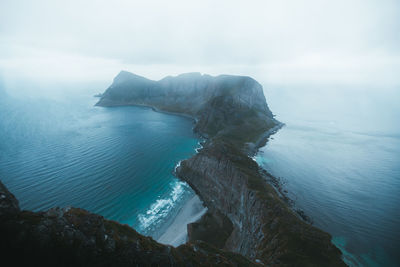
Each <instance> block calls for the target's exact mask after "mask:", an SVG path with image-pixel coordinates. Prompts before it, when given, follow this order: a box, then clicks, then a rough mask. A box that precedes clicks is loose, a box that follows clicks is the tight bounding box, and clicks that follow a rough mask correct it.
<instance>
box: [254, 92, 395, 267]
mask: <svg viewBox="0 0 400 267" xmlns="http://www.w3.org/2000/svg"><path fill="white" fill-rule="evenodd" d="M295 89H297V90H293V91H290V92H286V93H285V89H282V91H283V92H272V93H271V94H270V95H271V97H270V99H269V104H270V106H271V107H272V110H273V111H274V112H275V114H277V119H278V120H280V121H282V122H284V123H285V124H286V125H285V126H284V127H283V128H282V129H281V130H280V131H278V133H276V134H275V135H273V136H272V138H271V139H270V140H269V142H268V143H267V145H266V146H265V147H263V148H262V149H260V151H259V153H258V155H257V156H256V160H257V162H258V163H259V164H260V165H261V166H263V167H264V168H265V169H266V170H268V171H269V172H270V173H272V174H273V175H274V176H276V177H279V178H280V179H281V181H282V183H283V188H284V189H285V190H287V192H288V196H289V197H290V198H291V199H292V200H294V202H295V207H296V208H300V209H302V210H303V211H305V213H306V214H307V215H308V216H310V217H311V218H312V220H313V221H314V225H315V226H317V227H319V228H321V229H323V230H325V231H327V232H329V233H330V234H331V235H332V236H333V242H334V244H335V245H336V246H337V247H339V248H340V249H341V250H342V252H343V255H344V259H345V261H346V262H347V263H348V264H349V265H350V266H400V255H399V252H400V131H399V129H398V127H399V124H398V123H399V118H400V117H398V115H399V114H400V113H399V112H398V111H399V110H398V109H395V108H391V107H392V106H394V105H398V104H396V103H398V102H396V100H395V99H396V98H389V99H384V100H383V99H382V95H380V96H379V95H377V96H376V97H371V96H370V95H368V94H365V93H364V92H363V91H361V93H360V94H352V95H346V98H347V99H346V100H343V99H344V98H345V97H343V95H341V94H340V93H338V95H337V96H336V97H335V96H332V95H327V93H326V91H324V90H308V89H304V88H300V89H299V88H295ZM271 90H272V89H271ZM288 90H289V89H288ZM296 92H300V93H296ZM267 95H268V94H267ZM397 99H400V98H397ZM379 102H381V104H382V105H380V104H379ZM377 103H378V104H377Z"/></svg>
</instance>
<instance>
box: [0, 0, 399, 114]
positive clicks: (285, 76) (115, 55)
mask: <svg viewBox="0 0 400 267" xmlns="http://www.w3.org/2000/svg"><path fill="white" fill-rule="evenodd" d="M399 17H400V2H399V1H397V0H384V1H378V0H375V1H372V0H352V1H348V0H337V1H321V0H293V1H289V0H284V1H208V0H206V1H196V2H194V1H128V0H126V1H124V0H117V1H77V0H71V1H54V0H36V1H29V0H26V1H23V0H2V1H1V2H0V79H1V81H0V82H1V84H2V85H3V87H4V88H5V89H6V91H7V92H8V93H10V94H18V92H19V93H21V92H23V93H24V94H26V93H27V92H29V93H32V92H36V93H37V92H39V91H41V92H45V94H55V93H57V94H59V93H62V92H65V91H71V90H83V89H84V88H91V90H94V88H95V87H97V86H98V89H96V90H97V91H102V90H103V89H104V88H105V87H106V86H107V85H108V84H109V83H110V82H111V80H112V78H113V77H114V76H115V75H116V74H117V73H118V72H119V71H120V70H121V69H124V70H128V71H131V72H134V73H137V74H139V75H143V76H146V77H149V78H152V79H160V78H162V77H164V76H166V75H175V74H179V73H182V72H190V71H199V72H202V73H209V74H212V75H217V74H221V73H229V74H238V75H248V76H251V77H254V78H255V79H257V80H258V81H259V82H260V83H261V84H262V85H263V86H264V88H265V90H266V94H267V98H268V99H270V100H269V102H272V103H271V104H272V106H275V110H278V111H279V110H282V111H281V112H285V111H288V108H290V105H288V104H287V103H288V102H290V101H292V100H294V101H292V102H293V105H295V104H298V103H296V102H299V103H301V104H300V106H301V108H300V107H299V106H298V107H297V108H298V110H300V109H301V110H304V107H310V106H314V107H321V108H324V107H325V105H321V101H322V102H324V101H323V100H321V101H317V102H318V103H319V104H318V103H317V102H315V101H314V103H313V102H308V101H309V99H308V98H304V97H303V99H301V100H299V101H296V100H298V99H299V98H301V96H304V92H305V91H304V90H305V89H307V90H308V91H307V92H309V91H310V90H311V88H313V93H312V94H315V93H317V94H319V95H318V97H320V98H321V99H323V97H324V96H327V95H330V96H331V95H335V99H339V102H340V99H343V100H344V99H346V98H349V97H354V96H361V95H362V97H363V99H364V98H366V99H370V100H368V101H366V102H371V101H372V102H373V99H375V98H376V96H379V97H381V98H382V97H383V98H384V97H385V96H387V100H388V102H385V100H382V101H383V103H384V105H383V107H386V110H385V111H384V112H383V113H384V114H388V115H387V116H386V117H390V119H389V121H392V119H393V118H392V116H393V117H394V115H393V114H395V112H396V113H397V112H398V108H397V102H395V101H394V99H396V98H397V99H400V93H399V91H400V90H399V88H400V75H399V74H398V73H399V69H400V49H399V48H400V34H399V32H400V20H399ZM27 84H28V85H29V86H27ZM77 84H85V85H88V84H91V85H90V86H89V85H88V86H76V85H77ZM93 85H96V86H93ZM325 101H326V99H325ZM382 101H381V102H382ZM350 102H351V101H350ZM364 102H365V101H364ZM281 103H282V105H281ZM345 103H347V102H346V101H344V102H343V103H342V104H343V105H345V106H346V107H348V105H347V104H345ZM339 104H340V103H339ZM349 105H354V103H351V104H349ZM362 105H364V104H362ZM283 108H284V109H283ZM371 108H375V109H378V107H376V105H372V106H371ZM315 109H317V111H318V108H314V109H311V110H307V112H310V111H313V110H315ZM367 109H369V108H367ZM376 112H377V110H376ZM376 112H375V113H376ZM380 112H382V111H379V113H380ZM278 113H279V112H278ZM278 115H279V114H278Z"/></svg>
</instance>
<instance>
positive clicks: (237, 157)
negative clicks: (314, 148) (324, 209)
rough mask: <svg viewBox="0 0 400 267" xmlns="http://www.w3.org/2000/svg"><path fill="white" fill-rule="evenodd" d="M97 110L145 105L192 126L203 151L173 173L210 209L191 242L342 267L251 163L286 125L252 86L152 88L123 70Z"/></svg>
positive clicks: (202, 82) (228, 79)
mask: <svg viewBox="0 0 400 267" xmlns="http://www.w3.org/2000/svg"><path fill="white" fill-rule="evenodd" d="M97 105H99V106H120V105H143V106H149V107H153V108H155V109H157V110H162V111H167V112H174V113H179V114H185V115H188V116H191V117H192V118H194V119H195V122H196V123H195V127H194V131H195V132H197V133H198V134H199V135H201V136H203V137H204V138H205V142H204V144H203V148H202V149H201V150H200V151H199V153H197V154H196V155H195V156H193V157H192V158H190V159H187V160H185V161H183V162H181V164H180V167H178V168H177V170H176V174H177V176H178V177H180V178H181V179H183V180H185V181H187V182H188V183H189V184H190V186H191V187H192V188H193V189H194V190H195V191H196V192H197V194H198V195H199V196H200V197H201V199H202V200H203V201H204V202H205V204H206V206H207V207H208V212H207V213H206V214H205V215H204V216H203V217H202V218H201V220H200V221H199V222H196V223H193V224H190V225H188V234H189V241H190V242H198V241H204V242H205V243H207V244H212V245H213V246H215V247H218V248H220V249H223V250H224V251H232V252H237V253H240V254H242V255H244V256H246V257H248V258H249V259H251V260H254V261H256V262H258V263H263V264H266V265H268V266H345V264H344V263H343V261H342V260H341V253H340V251H339V249H337V248H336V247H335V246H334V245H333V244H332V243H331V236H330V235H329V234H328V233H325V232H323V231H321V230H319V229H317V228H315V227H313V226H311V225H309V224H308V223H306V222H304V221H302V220H301V218H299V216H297V215H296V214H295V213H294V212H293V211H292V210H291V209H290V208H289V207H288V206H287V205H286V203H285V202H284V201H282V199H281V198H280V197H279V195H278V194H277V193H276V191H275V190H274V189H273V187H272V186H271V185H270V184H268V183H267V182H266V181H267V178H268V177H266V176H268V174H266V173H265V172H263V170H262V169H260V167H259V166H258V165H257V164H256V163H255V162H254V161H253V160H252V159H251V158H250V157H249V156H251V155H252V154H254V153H255V151H256V150H257V149H258V147H260V146H262V145H263V144H265V142H266V140H267V138H268V136H269V134H271V133H272V132H273V131H275V130H276V129H277V128H279V127H280V125H281V123H280V122H278V121H277V120H275V119H274V118H273V114H272V112H271V111H270V110H269V108H268V105H267V102H266V99H265V96H264V93H263V90H262V86H261V85H260V84H259V83H258V82H257V81H255V80H254V79H252V78H250V77H245V76H232V75H220V76H216V77H213V76H210V75H201V74H200V73H187V74H181V75H179V76H176V77H171V76H169V77H166V78H164V79H162V80H160V81H152V80H149V79H146V78H144V77H141V76H138V75H135V74H132V73H129V72H125V71H122V72H121V73H119V74H118V75H117V77H116V78H115V79H114V82H113V83H112V85H111V86H110V87H109V88H108V89H107V90H106V91H105V92H104V94H103V95H102V98H101V99H100V101H99V102H98V103H97Z"/></svg>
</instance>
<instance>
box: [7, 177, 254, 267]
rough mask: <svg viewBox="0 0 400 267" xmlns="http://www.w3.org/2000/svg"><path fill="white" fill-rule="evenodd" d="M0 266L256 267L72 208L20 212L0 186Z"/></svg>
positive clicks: (201, 244) (213, 250) (238, 258)
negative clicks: (162, 241)
mask: <svg viewBox="0 0 400 267" xmlns="http://www.w3.org/2000/svg"><path fill="white" fill-rule="evenodd" d="M0 237H1V238H0V251H1V255H2V257H1V262H2V266H256V264H254V263H252V262H251V261H249V260H248V259H246V258H245V257H243V256H241V255H239V254H235V253H231V252H227V251H222V250H219V249H216V248H215V247H212V246H210V245H208V244H207V243H204V242H191V243H189V244H185V245H182V246H180V247H178V248H173V247H171V246H165V245H161V244H159V243H157V242H156V241H154V240H153V239H152V238H150V237H144V236H142V235H140V234H138V233H137V232H136V231H135V230H133V229H132V228H130V227H129V226H127V225H121V224H119V223H117V222H114V221H109V220H105V219H104V218H103V217H102V216H99V215H96V214H92V213H90V212H87V211H85V210H82V209H77V208H64V209H60V208H54V209H51V210H48V211H46V212H37V213H35V212H30V211H21V210H20V208H19V205H18V201H17V199H16V198H15V197H14V196H13V195H12V194H11V193H10V192H9V191H8V190H7V188H6V187H5V186H4V185H3V184H2V183H1V182H0Z"/></svg>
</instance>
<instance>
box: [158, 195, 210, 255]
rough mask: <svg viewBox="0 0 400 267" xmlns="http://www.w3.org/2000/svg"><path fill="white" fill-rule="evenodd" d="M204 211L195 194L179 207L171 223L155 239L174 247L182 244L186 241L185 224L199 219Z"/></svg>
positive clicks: (205, 209)
mask: <svg viewBox="0 0 400 267" xmlns="http://www.w3.org/2000/svg"><path fill="white" fill-rule="evenodd" d="M206 211H207V208H205V207H204V206H203V203H202V202H201V200H200V199H199V197H198V196H197V195H195V196H194V197H192V198H191V199H189V201H188V202H187V203H186V204H185V205H184V206H183V207H182V208H181V210H180V211H179V213H178V215H177V216H176V217H175V219H174V220H173V222H172V223H171V225H170V226H169V227H168V228H167V230H166V231H165V232H164V233H163V234H162V235H161V236H160V238H159V239H158V240H157V241H158V242H160V243H162V244H167V245H172V246H174V247H177V246H179V245H181V244H184V243H185V242H186V241H187V224H189V223H192V222H195V221H197V220H198V219H200V217H201V216H202V215H203V214H204V213H205V212H206Z"/></svg>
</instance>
